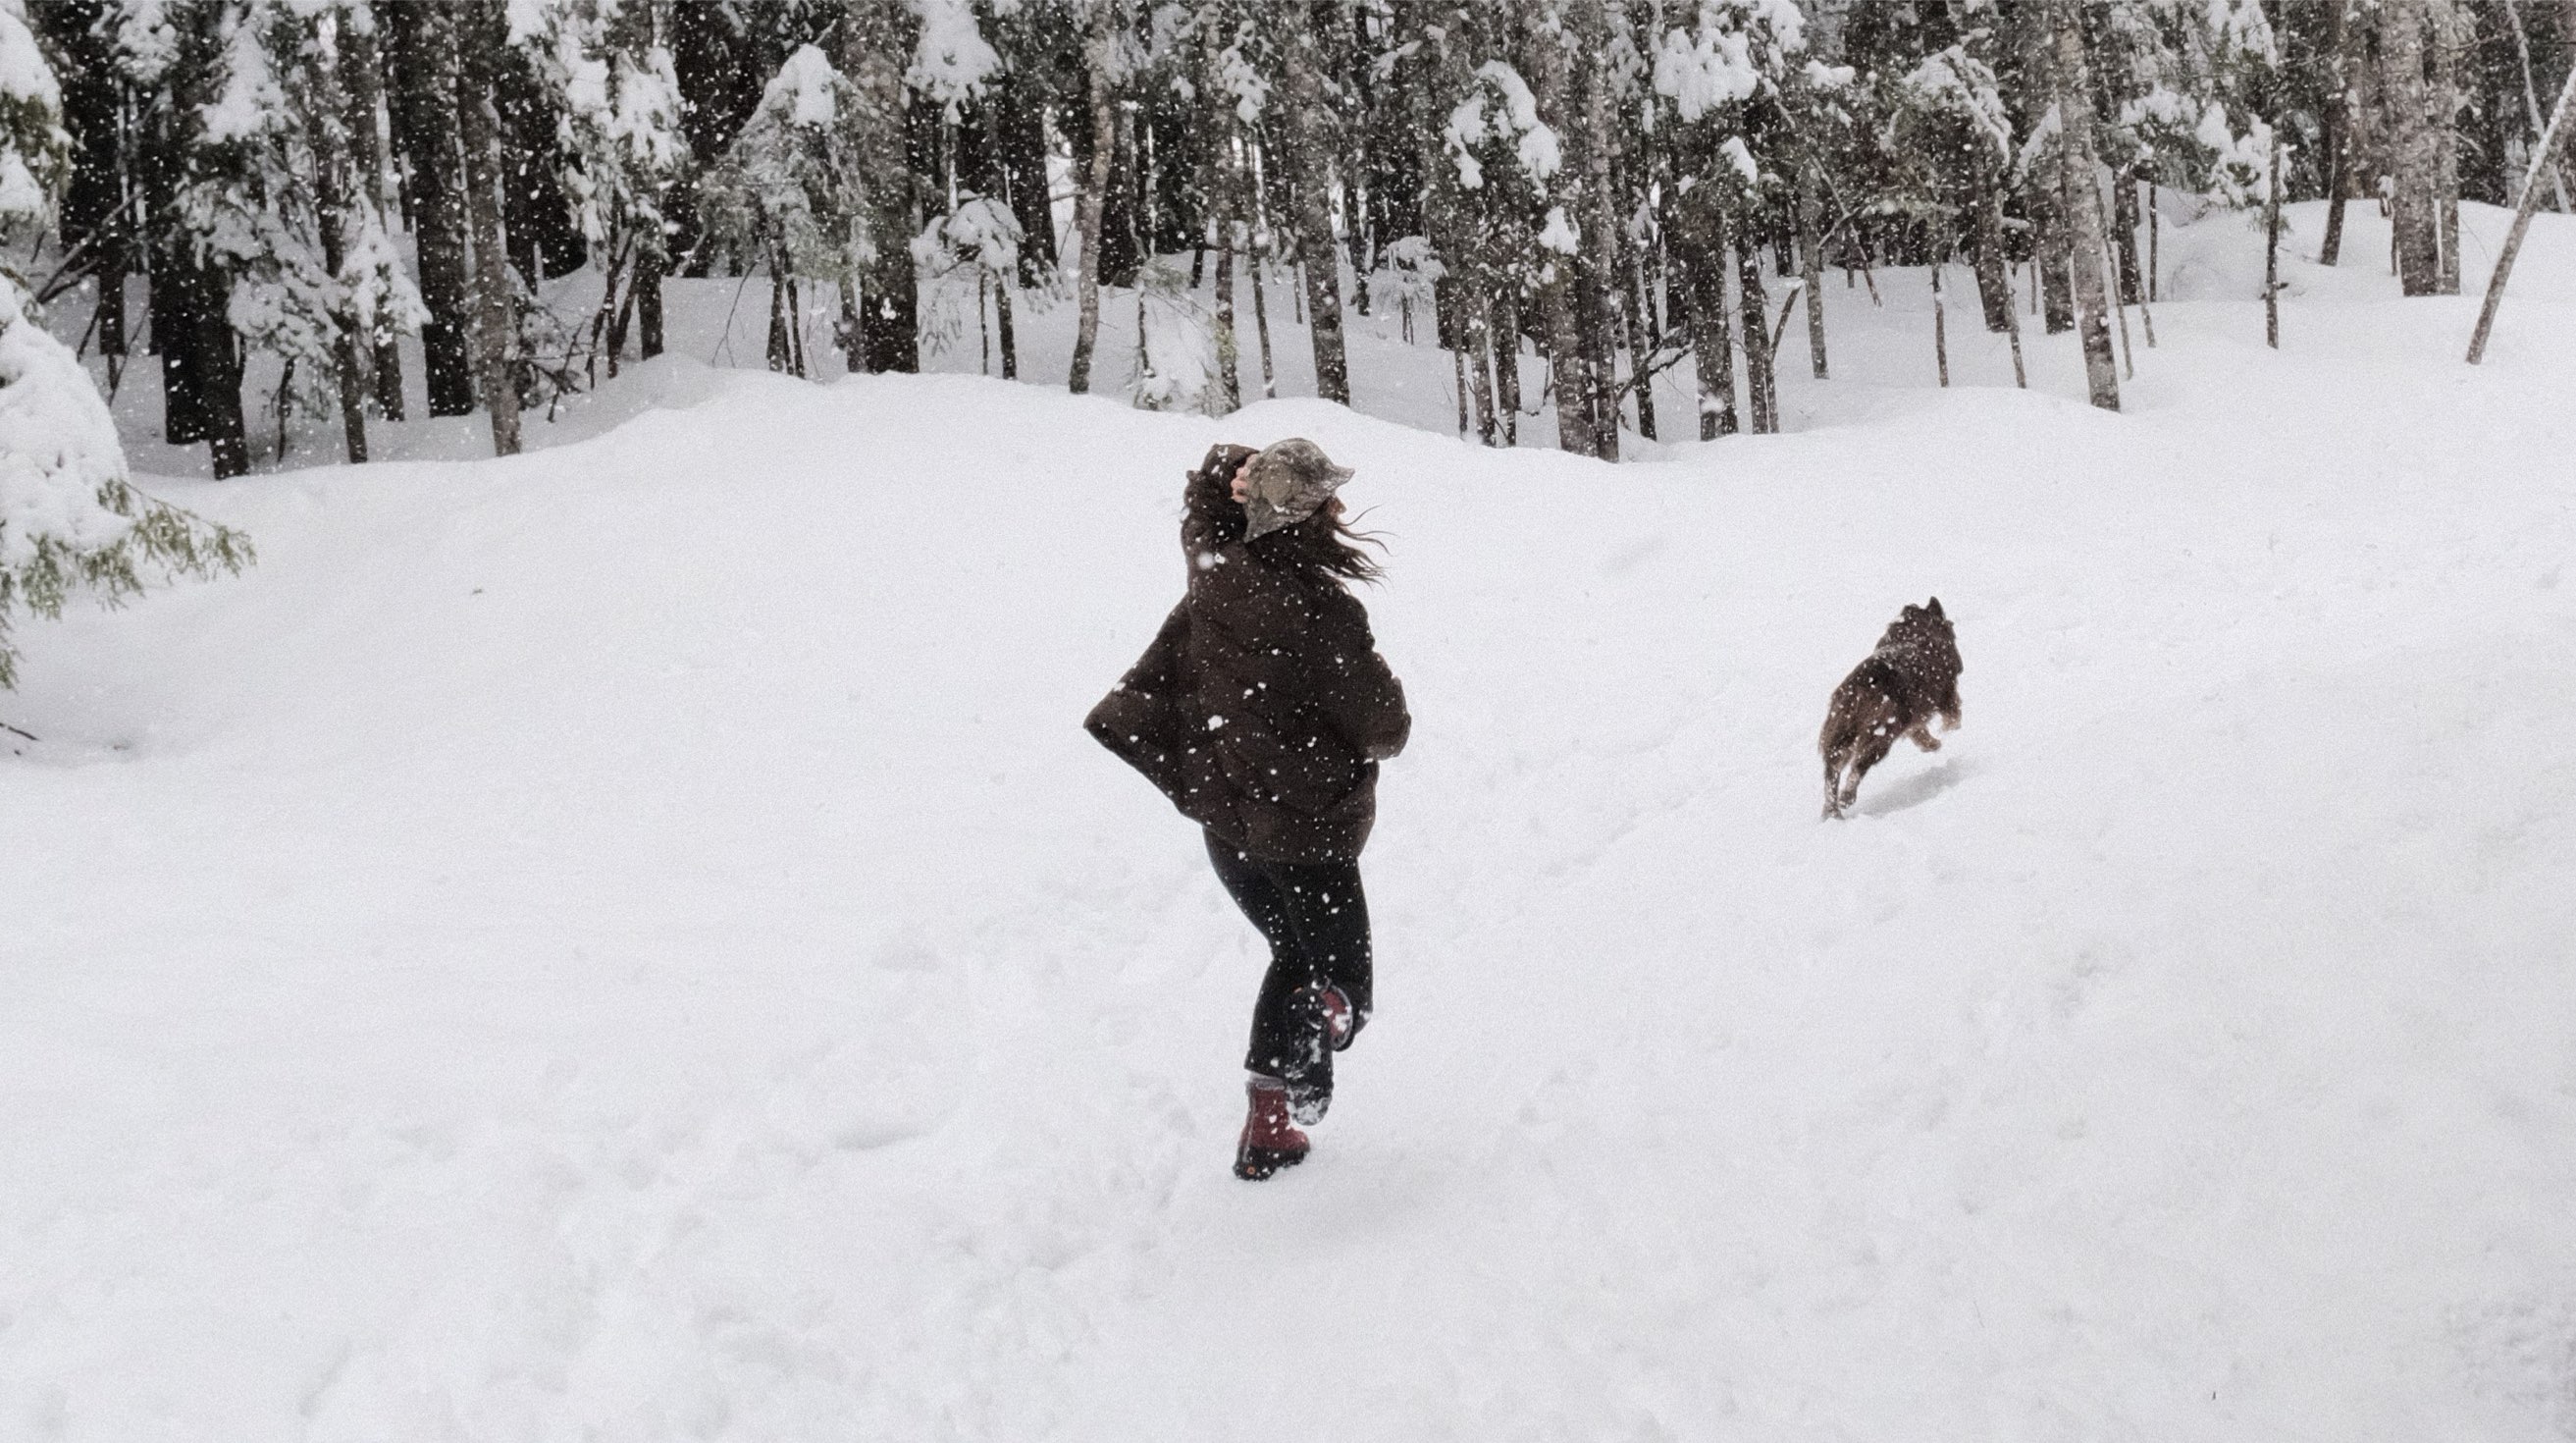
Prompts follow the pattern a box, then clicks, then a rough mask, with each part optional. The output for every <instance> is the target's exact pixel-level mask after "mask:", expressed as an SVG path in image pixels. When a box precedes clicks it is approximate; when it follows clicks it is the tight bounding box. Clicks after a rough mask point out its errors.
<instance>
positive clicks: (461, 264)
mask: <svg viewBox="0 0 2576 1443" xmlns="http://www.w3.org/2000/svg"><path fill="white" fill-rule="evenodd" d="M384 18H385V20H386V22H387V28H386V40H387V45H386V62H387V64H388V66H389V68H390V69H391V70H392V72H393V80H394V85H393V92H392V95H391V96H390V100H391V102H392V106H391V108H392V114H393V118H394V131H395V134H396V136H397V138H398V139H399V141H400V144H401V148H402V152H403V154H404V156H405V157H406V158H407V159H409V161H410V162H411V175H410V191H409V194H410V202H411V222H412V235H413V238H414V240H415V241H416V243H417V252H418V255H419V276H420V299H421V304H422V305H424V306H425V307H427V308H428V311H429V318H428V319H427V320H425V321H423V322H422V323H421V328H420V349H421V369H422V372H423V373H424V375H425V377H426V379H427V384H428V387H429V414H431V415H433V416H463V415H467V414H470V413H471V412H472V411H473V410H474V406H475V387H476V379H475V372H474V341H473V337H474V314H475V313H474V292H473V273H472V269H471V267H470V265H469V264H468V261H467V257H466V244H467V242H466V229H467V219H466V205H465V173H464V170H463V163H462V157H461V156H460V154H459V141H458V138H457V135H458V120H459V117H460V115H461V113H462V112H461V108H460V106H459V105H458V83H459V82H458V73H457V72H458V66H459V61H460V57H459V55H458V51H457V32H456V27H457V25H458V23H459V20H460V18H461V12H460V11H459V10H458V9H457V8H456V7H454V6H451V5H418V4H404V3H396V4H392V5H388V6H386V7H385V10H384Z"/></svg>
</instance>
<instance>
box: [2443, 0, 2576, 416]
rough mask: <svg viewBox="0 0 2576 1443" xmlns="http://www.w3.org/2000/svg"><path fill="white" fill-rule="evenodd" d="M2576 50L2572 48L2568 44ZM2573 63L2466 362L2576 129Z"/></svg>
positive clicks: (2574, 11) (2572, 13)
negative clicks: (2546, 177) (2545, 180)
mask: <svg viewBox="0 0 2576 1443" xmlns="http://www.w3.org/2000/svg"><path fill="white" fill-rule="evenodd" d="M2568 13H2569V24H2568V28H2569V30H2570V31H2571V32H2576V5H2571V6H2570V7H2569V12H2568ZM2570 48H2571V49H2576V47H2570ZM2571 109H2576V65H2570V66H2569V67H2568V70H2567V83H2566V84H2565V85H2562V86H2560V87H2559V90H2558V103H2557V104H2556V105H2555V106H2552V107H2551V108H2550V111H2549V124H2548V125H2546V126H2544V127H2542V129H2541V132H2540V139H2539V140H2538V141H2537V142H2535V143H2534V144H2533V146H2532V149H2531V170H2530V173H2528V174H2527V175H2525V176H2524V177H2523V179H2522V199H2521V201H2520V202H2518V203H2517V204H2516V205H2515V206H2514V208H2513V229H2512V230H2511V231H2508V232H2507V233H2506V234H2505V238H2504V249H2503V251H2501V252H2500V253H2498V254H2497V256H2496V265H2495V273H2494V274H2492V275H2490V276H2488V277H2487V298H2486V301H2485V303H2484V304H2482V305H2480V306H2479V307H2478V329H2477V333H2476V334H2475V335H2472V336H2471V337H2469V364H2470V365H2472V366H2474V365H2476V364H2478V362H2479V361H2480V360H2482V359H2484V358H2485V356H2486V352H2487V336H2488V334H2489V333H2490V332H2492V331H2493V330H2494V329H2495V318H2496V307H2497V306H2499V305H2501V304H2503V302H2504V283H2505V280H2506V278H2507V277H2509V276H2511V275H2512V274H2513V262H2514V257H2516V256H2518V255H2520V254H2521V253H2522V234H2523V232H2524V231H2527V230H2529V229H2531V213H2532V212H2533V211H2535V210H2538V209H2539V208H2540V176H2541V173H2542V172H2543V171H2544V170H2546V169H2547V168H2548V167H2549V165H2550V164H2551V162H2552V161H2554V160H2555V159H2556V158H2557V155H2558V152H2559V151H2561V150H2564V149H2566V148H2567V136H2568V133H2569V131H2570V130H2571V129H2576V116H2571V115H2570V113H2569V112H2570V110H2571Z"/></svg>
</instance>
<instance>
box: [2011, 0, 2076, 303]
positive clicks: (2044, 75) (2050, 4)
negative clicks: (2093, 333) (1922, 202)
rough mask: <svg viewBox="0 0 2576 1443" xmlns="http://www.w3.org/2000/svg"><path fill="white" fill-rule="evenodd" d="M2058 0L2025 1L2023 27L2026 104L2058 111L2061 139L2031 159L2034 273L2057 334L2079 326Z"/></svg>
mask: <svg viewBox="0 0 2576 1443" xmlns="http://www.w3.org/2000/svg"><path fill="white" fill-rule="evenodd" d="M2056 6H2057V0H2026V3H2025V4H2024V5H2023V6H2022V23H2021V25H2020V26H2019V30H2020V39H2021V50H2022V66H2021V69H2022V83H2023V84H2024V85H2025V86H2026V87H2028V89H2029V92H2030V94H2029V96H2028V97H2027V99H2026V100H2025V102H2024V104H2025V108H2026V109H2027V110H2028V112H2029V113H2030V114H2032V115H2039V116H2045V115H2047V114H2048V113H2050V112H2052V111H2054V112H2055V113H2056V114H2057V116H2058V118H2059V127H2058V129H2059V135H2058V138H2056V139H2053V140H2050V141H2048V142H2046V143H2045V144H2044V145H2043V146H2042V148H2041V151H2040V154H2039V155H2038V156H2037V157H2036V158H2034V159H2033V160H2032V162H2031V175H2030V179H2031V185H2030V222H2031V275H2032V279H2033V280H2034V282H2035V283H2036V284H2037V286H2038V289H2039V305H2040V314H2041V317H2042V321H2043V323H2044V325H2045V328H2046V330H2047V332H2048V334H2050V335H2052V336H2054V335H2058V334H2060V333H2062V332H2065V331H2070V330H2073V329H2074V328H2075V305H2074V292H2073V291H2072V290H2071V289H2070V288H2069V285H2068V273H2069V272H2070V270H2071V269H2072V266H2071V262H2072V261H2073V259H2074V257H2075V256H2077V255H2081V254H2083V252H2081V251H2079V250H2077V249H2076V248H2075V245H2074V243H2073V241H2072V238H2071V237H2069V236H2068V234H2067V230H2066V187H2065V186H2064V185H2063V184H2062V183H2061V181H2060V179H2059V173H2060V171H2061V170H2062V168H2063V165H2064V157H2065V149H2066V147H2065V140H2064V131H2065V125H2064V106H2063V105H2062V104H2060V98H2061V96H2062V94H2063V92H2064V89H2065V85H2064V80H2063V78H2062V77H2061V76H2059V75H2058V74H2057V41H2058V35H2057V28H2058V27H2057V19H2056V16H2057V10H2056Z"/></svg>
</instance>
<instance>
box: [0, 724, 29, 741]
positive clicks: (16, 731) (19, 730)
mask: <svg viewBox="0 0 2576 1443" xmlns="http://www.w3.org/2000/svg"><path fill="white" fill-rule="evenodd" d="M0 732H7V733H9V734H10V735H11V736H21V737H25V738H26V739H27V740H29V741H35V740H37V737H36V734H35V733H34V732H31V731H28V730H27V729H26V728H24V727H13V726H11V725H9V724H8V723H7V722H0Z"/></svg>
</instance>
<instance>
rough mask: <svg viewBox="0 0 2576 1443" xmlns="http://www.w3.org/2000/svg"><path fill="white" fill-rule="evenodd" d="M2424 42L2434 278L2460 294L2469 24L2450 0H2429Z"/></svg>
mask: <svg viewBox="0 0 2576 1443" xmlns="http://www.w3.org/2000/svg"><path fill="white" fill-rule="evenodd" d="M2425 19H2426V24H2425V34H2424V38H2425V43H2426V44H2427V45H2428V46H2429V47H2430V48H2431V50H2432V60H2433V74H2432V104H2433V110H2432V117H2431V118H2432V124H2433V142H2434V144H2433V167H2434V168H2433V189H2434V195H2435V197H2436V202H2437V204H2438V205H2439V206H2440V215H2441V242H2442V262H2441V272H2440V277H2439V279H2438V280H2437V281H2436V282H2435V284H2436V285H2438V286H2439V287H2440V289H2441V293H2442V294H2443V295H2446V296H2456V295H2458V294H2459V293H2460V52H2461V50H2463V49H2464V48H2466V47H2467V45H2468V44H2469V35H2468V33H2467V31H2468V27H2467V25H2466V24H2465V23H2463V21H2462V18H2461V16H2460V13H2459V9H2458V7H2457V6H2456V5H2455V4H2454V3H2453V0H2430V3H2429V4H2428V5H2427V7H2426V9H2425Z"/></svg>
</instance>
